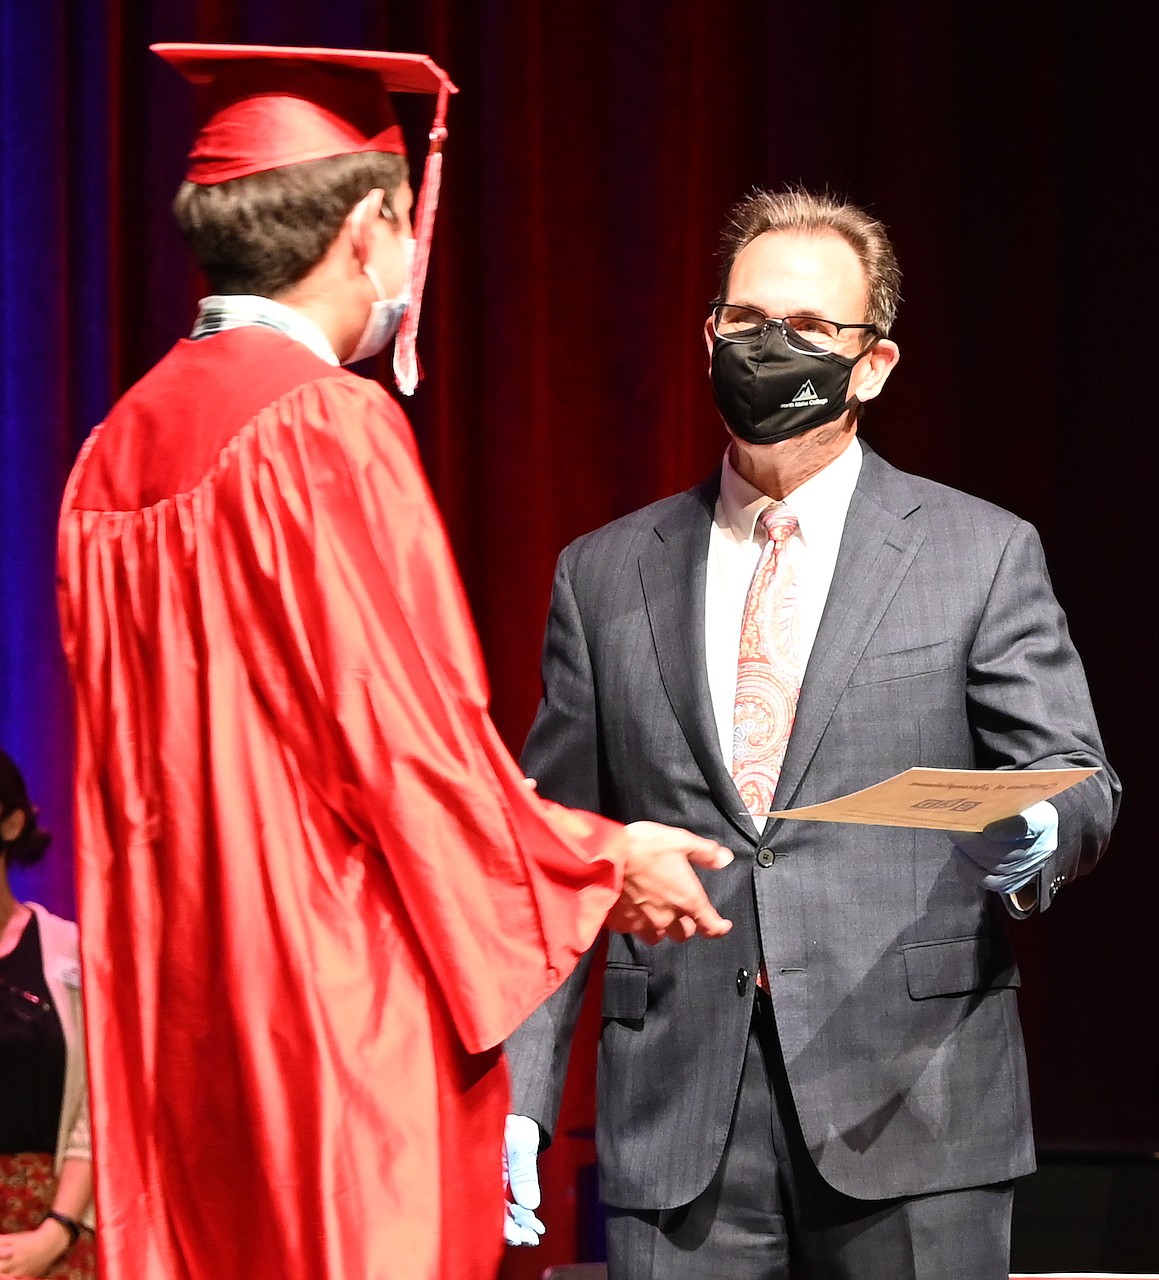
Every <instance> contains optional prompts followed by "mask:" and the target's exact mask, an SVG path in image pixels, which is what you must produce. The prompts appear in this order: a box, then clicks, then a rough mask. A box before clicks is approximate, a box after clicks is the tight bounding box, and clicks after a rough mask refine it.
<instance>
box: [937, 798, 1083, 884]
mask: <svg viewBox="0 0 1159 1280" xmlns="http://www.w3.org/2000/svg"><path fill="white" fill-rule="evenodd" d="M947 834H948V835H949V837H950V839H951V840H952V841H953V842H954V850H955V852H956V853H957V854H958V856H959V858H960V859H961V861H962V864H963V866H965V868H966V869H967V870H968V871H969V873H970V874H971V876H973V877H974V878H975V879H978V880H979V883H981V885H982V887H983V888H984V889H993V890H994V892H995V893H1013V892H1014V891H1015V890H1016V889H1020V888H1021V887H1022V886H1023V885H1024V884H1026V883H1027V882H1028V881H1029V880H1031V879H1032V878H1033V877H1034V874H1035V872H1036V871H1037V870H1038V869H1039V867H1041V866H1042V864H1043V863H1044V862H1045V861H1046V860H1047V859H1048V858H1049V857H1050V855H1051V854H1052V853H1053V852H1054V851H1055V850H1056V849H1057V848H1058V810H1057V809H1056V808H1055V807H1054V805H1052V804H1051V803H1050V801H1049V800H1040V801H1039V802H1038V803H1037V804H1032V805H1031V806H1030V808H1029V809H1024V810H1023V811H1022V812H1021V813H1019V814H1016V815H1015V816H1014V817H1013V818H1001V819H999V821H997V822H992V823H990V825H989V826H988V827H986V828H985V829H984V830H982V831H950V832H947ZM979 873H981V875H980V876H979Z"/></svg>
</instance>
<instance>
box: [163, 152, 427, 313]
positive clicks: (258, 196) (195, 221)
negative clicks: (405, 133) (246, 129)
mask: <svg viewBox="0 0 1159 1280" xmlns="http://www.w3.org/2000/svg"><path fill="white" fill-rule="evenodd" d="M407 175H408V168H407V162H406V158H405V157H404V156H400V155H395V154H393V153H390V152H385V151H357V152H353V153H351V154H349V155H341V156H327V157H325V158H324V159H322V160H306V161H303V162H302V163H301V164H288V165H283V166H282V167H281V168H279V169H268V170H266V171H265V172H264V173H253V174H247V175H246V176H245V177H243V178H231V179H230V180H229V181H228V182H218V183H215V184H213V185H211V186H205V185H202V184H199V183H196V182H185V183H183V184H182V186H181V189H180V190H179V191H178V192H177V196H176V198H175V199H174V201H173V214H174V217H175V218H176V219H177V225H178V226H179V227H180V228H181V231H182V234H183V235H184V236H185V239H186V242H187V243H188V244H189V247H190V248H191V249H192V250H193V254H194V256H195V257H196V259H197V262H198V265H199V266H200V267H201V269H202V271H204V272H205V276H206V279H207V280H208V282H209V287H210V289H211V290H212V291H213V292H214V293H222V294H237V293H252V294H259V295H261V296H262V297H266V298H273V297H277V295H278V294H279V293H283V292H284V291H285V290H286V289H290V288H292V287H293V286H294V285H296V284H297V283H298V282H299V281H300V280H302V279H303V278H304V277H305V276H307V275H308V274H309V273H310V272H311V271H312V270H313V269H314V268H315V267H316V266H317V265H318V263H319V262H321V261H322V259H323V258H324V257H325V256H326V252H327V250H328V249H329V248H330V246H331V245H332V244H333V243H334V240H335V237H336V236H337V235H338V232H339V231H340V230H341V228H342V224H343V222H345V221H346V216H347V214H349V212H350V210H351V209H353V208H354V206H355V205H356V204H357V203H358V202H359V200H361V199H362V197H363V196H365V195H366V194H367V193H368V192H371V191H373V190H374V189H375V188H376V187H381V188H382V189H383V190H384V191H385V192H386V205H387V206H388V207H392V206H393V203H394V197H395V193H396V192H397V191H398V189H399V187H400V186H401V185H402V183H403V182H405V181H406V179H407Z"/></svg>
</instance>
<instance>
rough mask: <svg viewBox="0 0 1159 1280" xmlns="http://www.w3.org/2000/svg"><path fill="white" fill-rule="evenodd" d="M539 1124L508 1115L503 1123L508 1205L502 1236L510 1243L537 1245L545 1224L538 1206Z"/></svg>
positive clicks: (526, 1117) (505, 1181) (528, 1117)
mask: <svg viewBox="0 0 1159 1280" xmlns="http://www.w3.org/2000/svg"><path fill="white" fill-rule="evenodd" d="M538 1159H539V1125H538V1124H537V1123H536V1122H535V1121H534V1120H532V1119H531V1117H530V1116H508V1117H507V1120H506V1123H505V1124H504V1126H503V1187H504V1190H505V1191H506V1192H507V1195H508V1200H507V1208H506V1212H505V1213H504V1216H503V1239H504V1240H506V1241H507V1243H508V1244H538V1243H539V1237H540V1236H541V1235H543V1233H544V1231H546V1229H547V1228H546V1227H545V1226H544V1225H543V1223H542V1222H540V1220H539V1219H538V1218H537V1217H536V1216H535V1213H534V1210H536V1209H538V1208H539V1164H538Z"/></svg>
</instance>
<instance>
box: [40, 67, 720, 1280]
mask: <svg viewBox="0 0 1159 1280" xmlns="http://www.w3.org/2000/svg"><path fill="white" fill-rule="evenodd" d="M160 52H162V53H163V55H164V56H165V57H167V58H168V60H169V61H170V62H172V63H174V64H175V65H176V66H177V67H178V68H179V69H180V70H181V71H182V72H183V73H184V74H186V75H187V77H189V78H190V79H192V80H194V81H199V82H203V83H204V84H205V86H206V91H207V95H208V96H207V102H206V107H205V120H206V123H205V125H204V127H203V129H202V132H201V135H200V137H199V139H198V142H197V144H196V146H195V149H194V152H193V156H192V159H191V165H190V170H189V181H188V182H187V183H186V184H185V186H184V187H183V188H182V191H181V192H180V193H179V196H178V199H177V202H176V206H175V207H176V210H177V213H178V219H179V221H180V223H181V225H182V227H183V230H184V231H185V233H186V235H187V238H188V239H189V241H190V243H191V245H192V246H193V248H194V251H195V253H196V255H197V257H198V259H199V261H200V262H201V264H202V266H203V268H204V270H205V272H206V275H207V277H208V279H209V281H210V284H211V287H212V288H213V289H214V295H213V296H211V297H209V298H207V299H205V300H203V302H202V305H201V310H200V313H199V316H198V320H197V324H196V326H195V328H194V330H193V333H192V335H191V337H190V338H189V339H186V340H183V341H181V342H179V343H178V344H177V346H176V347H175V348H174V349H173V350H172V351H171V352H170V353H169V354H168V355H167V356H166V357H165V358H164V359H163V360H162V361H161V362H160V363H159V364H158V365H157V366H156V367H155V368H154V369H153V370H152V371H151V372H150V373H148V374H147V375H146V376H145V377H144V378H143V379H142V380H141V381H140V382H139V383H138V384H137V385H136V386H134V387H133V388H131V389H130V390H129V392H128V393H127V394H126V395H125V396H124V397H123V398H122V399H121V400H120V401H119V402H118V403H117V404H116V405H115V406H114V408H113V409H112V410H111V412H110V414H109V416H108V418H107V420H106V421H105V422H104V423H103V424H102V425H101V426H100V427H98V428H97V429H96V430H95V431H94V432H93V434H92V436H91V437H90V438H89V440H88V442H87V443H86V445H85V447H84V449H83V451H82V453H81V456H80V458H79V459H78V461H77V464H76V467H75V469H74V472H73V475H72V477H71V480H70V482H69V486H68V490H67V493H66V496H65V501H64V507H63V512H62V516H61V524H60V576H61V587H60V608H61V619H62V629H63V637H64V644H65V649H66V653H67V655H68V660H69V664H70V669H71V673H72V677H73V681H74V685H75V692H76V713H77V749H78V759H77V855H78V877H79V910H80V923H81V939H82V961H83V966H84V973H85V997H86V1005H87V1013H86V1022H87V1027H88V1045H89V1053H90V1061H91V1079H92V1094H93V1099H92V1101H93V1107H92V1120H93V1146H94V1161H95V1172H96V1187H97V1198H98V1205H99V1209H100V1214H101V1234H100V1240H99V1247H100V1255H101V1265H102V1274H103V1276H104V1277H105V1280H183V1278H185V1277H189V1278H190V1280H234V1278H238V1280H240V1278H241V1277H243V1276H244V1277H246V1278H247V1280H256V1278H264V1277H269V1278H270V1280H274V1278H275V1277H276V1278H277V1280H296V1278H297V1277H301V1278H302V1280H307V1277H308V1278H309V1280H339V1278H341V1280H386V1278H387V1277H390V1278H397V1280H436V1278H438V1280H460V1278H466V1280H475V1278H479V1280H482V1278H483V1277H489V1276H491V1275H493V1274H494V1271H495V1269H496V1267H497V1264H498V1258H499V1254H500V1251H501V1247H502V1243H501V1241H502V1234H501V1222H502V1207H501V1202H502V1185H501V1174H500V1155H499V1153H500V1146H501V1133H502V1126H503V1117H504V1114H505V1111H506V1107H507V1098H506V1092H507V1090H506V1076H505V1071H504V1067H503V1061H502V1056H501V1044H502V1041H503V1039H504V1037H505V1036H506V1035H507V1034H508V1033H509V1032H510V1031H511V1030H512V1029H513V1028H514V1027H515V1026H516V1025H517V1024H518V1023H519V1022H520V1021H521V1020H522V1019H523V1018H524V1017H525V1016H526V1015H527V1014H528V1013H529V1012H530V1010H531V1009H532V1008H534V1007H535V1006H537V1005H538V1004H539V1003H540V1002H541V1001H542V1000H543V999H544V997H545V996H546V995H547V994H548V993H549V992H550V991H551V990H552V989H553V988H554V987H555V986H556V985H557V984H558V983H559V982H560V981H561V980H562V978H563V977H564V976H565V975H566V974H567V973H568V972H569V971H570V969H571V968H572V966H573V964H574V963H575V961H576V959H577V958H578V957H579V956H580V955H581V954H582V953H583V952H584V951H585V950H586V948H587V947H588V946H589V945H590V943H591V941H592V939H593V938H594V936H595V934H596V932H597V931H598V929H599V928H600V926H601V924H602V923H603V921H604V918H605V916H607V915H608V913H609V911H611V912H612V916H611V922H612V924H613V925H614V927H616V928H620V929H632V930H635V931H638V932H640V933H641V934H643V936H645V937H646V938H650V939H653V940H654V939H655V938H657V937H659V936H661V935H664V934H667V935H668V936H670V937H674V938H677V939H681V938H684V937H687V936H690V935H691V934H692V933H693V932H694V931H699V932H702V933H710V934H716V933H720V932H723V931H724V930H725V929H726V928H727V923H726V922H724V921H721V920H720V918H719V917H718V916H716V914H715V912H713V911H712V909H711V907H710V906H709V904H708V901H707V898H706V897H705V896H704V894H703V891H702V890H701V887H700V885H699V881H698V880H697V879H696V876H695V874H694V873H693V872H692V870H691V868H690V867H689V860H693V861H699V862H701V863H704V864H705V865H720V864H722V863H723V862H724V861H725V860H726V858H727V855H726V854H724V853H723V851H721V850H719V848H718V847H717V846H715V845H713V844H711V843H710V842H708V841H703V840H699V839H697V838H696V837H694V836H691V835H689V834H688V833H687V832H675V831H670V830H669V829H667V828H660V827H654V826H651V825H649V824H637V825H636V826H635V827H628V828H620V827H618V826H616V825H615V824H613V823H609V822H606V821H604V820H603V819H600V818H597V817H595V816H592V815H586V814H577V813H573V812H571V811H568V810H564V809H560V808H559V807H557V806H553V805H550V804H548V803H546V802H544V801H541V800H540V799H539V798H538V797H537V796H536V795H535V794H534V792H533V791H532V790H531V789H530V788H529V787H528V786H527V784H526V783H525V781H524V780H523V778H522V777H521V775H520V773H519V771H518V769H517V767H516V766H515V765H514V764H513V763H512V761H511V759H510V757H509V755H508V753H507V752H506V750H505V749H504V747H503V746H502V744H501V743H500V741H499V739H498V737H497V735H496V732H495V730H494V728H493V727H492V724H491V721H490V719H489V717H488V711H487V685H486V677H485V674H484V671H483V667H482V663H481V661H480V655H479V649H478V644H477V641H476V637H475V633H474V630H473V627H472V624H471V621H470V618H469V616H468V612H467V607H466V604H465V602H464V597H463V592H462V588H461V585H460V582H459V579H458V576H457V574H456V571H455V567H454V564H453V562H452V558H451V554H450V551H449V549H448V545H447V540H446V537H445V534H444V530H443V527H442V524H441V521H440V519H439V516H438V514H437V512H436V510H435V507H434V504H433V502H432V498H431V495H430V492H429V490H428V487H427V484H426V481H425V479H424V476H423V474H422V470H421V468H420V464H419V460H418V456H417V453H416V449H415V444H414V440H413V438H412V435H411V432H410V429H409V426H408V424H407V421H406V418H405V417H404V415H403V413H402V412H401V410H400V409H399V407H398V405H397V404H396V402H395V401H394V400H393V399H392V398H391V397H390V396H389V395H387V394H386V392H385V391H384V390H383V389H382V388H381V387H380V386H379V385H378V384H377V383H374V382H371V381H368V380H366V379H363V378H360V377H358V376H356V375H354V374H351V373H349V372H347V371H346V370H345V369H344V368H343V366H342V363H341V362H345V361H349V360H351V359H354V358H361V357H363V356H365V355H368V354H370V353H371V352H373V351H375V350H378V349H381V348H382V347H383V345H384V344H385V343H386V342H387V341H389V339H390V338H391V337H392V336H393V335H394V332H395V329H396V327H397V324H398V321H399V318H400V316H401V315H403V314H404V313H405V312H406V311H407V303H408V301H409V302H410V311H409V318H410V326H411V328H410V333H409V336H408V334H407V333H405V332H404V339H407V340H406V341H404V342H403V350H402V361H401V374H402V377H403V379H404V381H405V380H408V379H410V378H413V365H410V364H409V362H410V361H413V325H414V321H415V319H416V312H417V307H416V306H415V302H414V300H415V299H417V297H419V296H420V295H421V285H422V277H423V273H424V271H425V259H426V248H427V241H428V240H429V231H430V220H431V216H432V215H433V203H434V202H433V199H429V200H428V203H427V206H426V211H425V214H424V212H423V211H422V210H420V213H419V218H418V226H419V237H418V243H417V245H416V243H415V241H414V240H413V239H412V237H411V223H410V205H411V192H410V187H409V183H408V178H407V171H406V166H405V160H404V158H403V155H402V150H403V148H402V139H401V134H400V133H399V130H398V127H397V125H396V123H395V122H394V117H393V115H392V113H391V110H390V101H389V94H388V90H391V89H394V90H409V91H429V92H434V93H437V94H438V95H439V96H438V101H439V108H438V111H437V117H436V133H438V130H439V128H440V127H441V114H442V109H443V107H444V106H445V102H446V97H447V94H448V93H449V92H450V91H451V90H452V89H453V86H451V85H450V83H449V81H448V80H447V78H446V76H445V74H444V73H443V72H442V71H441V70H440V69H439V68H437V67H435V66H434V64H433V63H431V62H430V61H429V60H427V59H425V58H422V57H419V56H417V55H388V54H350V53H342V52H336V51H328V50H285V49H272V50H271V49H253V48H250V49H243V48H237V47H233V48H230V47H220V46H218V47H206V46H165V47H163V48H161V49H160ZM433 150H435V151H437V147H436V148H434V149H433ZM428 174H429V170H428ZM428 183H430V178H429V177H428V180H427V182H426V183H424V189H425V191H426V194H427V195H428V196H429V195H430V191H431V188H430V186H428Z"/></svg>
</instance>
